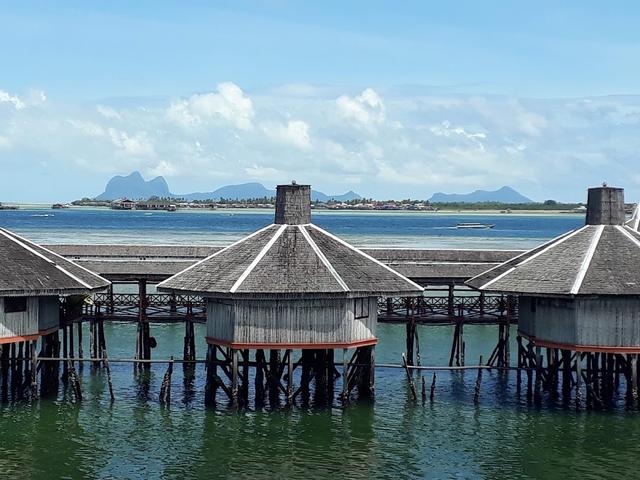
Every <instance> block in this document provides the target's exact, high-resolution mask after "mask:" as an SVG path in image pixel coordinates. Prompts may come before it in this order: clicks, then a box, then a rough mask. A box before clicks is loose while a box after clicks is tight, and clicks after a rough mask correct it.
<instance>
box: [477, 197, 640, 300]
mask: <svg viewBox="0 0 640 480" xmlns="http://www.w3.org/2000/svg"><path fill="white" fill-rule="evenodd" d="M592 190H621V189H611V188H609V187H603V188H599V189H590V191H589V194H590V202H589V204H590V205H589V208H590V210H589V212H588V213H587V222H588V223H587V225H585V226H584V227H582V228H579V229H577V230H573V231H571V232H568V233H565V234H564V235H561V236H560V237H558V238H555V239H553V240H551V241H550V242H548V243H546V244H544V245H541V246H539V247H537V248H534V249H533V250H530V251H528V252H525V253H524V254H522V255H519V256H517V257H515V258H513V259H511V260H509V261H507V262H505V263H503V264H501V265H498V266H497V267H494V268H492V269H491V270H488V271H487V272H484V273H482V274H480V275H478V276H477V277H474V278H472V279H471V280H469V281H468V282H467V284H468V285H470V286H472V287H474V288H476V289H479V290H485V291H497V292H504V293H514V294H523V295H551V296H565V295H568V296H572V295H640V233H638V231H637V230H634V229H633V228H632V227H631V226H629V225H623V224H622V223H623V221H624V214H623V213H622V215H621V214H620V209H623V208H624V199H623V197H621V196H620V197H619V198H617V199H616V200H615V201H611V198H612V197H610V196H608V193H607V192H605V194H604V195H601V196H599V195H600V194H601V193H602V192H595V193H594V194H593V196H594V197H598V198H601V197H602V198H604V197H607V199H606V201H602V202H600V201H599V200H598V201H596V200H593V201H592V199H591V197H592ZM615 193H616V195H617V194H618V193H617V192H615ZM612 205H613V206H612ZM599 206H600V207H603V208H600V207H599ZM623 211H624V210H622V212H623ZM603 212H604V213H603Z"/></svg>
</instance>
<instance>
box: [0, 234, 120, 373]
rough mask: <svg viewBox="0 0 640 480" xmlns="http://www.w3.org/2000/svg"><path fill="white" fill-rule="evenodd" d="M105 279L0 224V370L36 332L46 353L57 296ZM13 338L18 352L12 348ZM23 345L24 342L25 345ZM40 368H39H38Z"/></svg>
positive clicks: (24, 354)
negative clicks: (1, 226)
mask: <svg viewBox="0 0 640 480" xmlns="http://www.w3.org/2000/svg"><path fill="white" fill-rule="evenodd" d="M109 284H110V282H109V281H108V280H105V279H104V278H102V277H100V276H98V275H96V274H94V273H92V272H90V271H89V270H86V269H85V268H83V267H80V266H78V265H76V264H75V263H73V262H71V261H69V260H66V259H64V258H62V257H61V256H59V255H57V254H56V253H53V252H51V251H50V250H47V249H45V248H43V247H41V246H39V245H36V244H34V243H32V242H30V241H29V240H26V239H25V238H23V237H20V236H18V235H16V234H15V233H12V232H10V231H8V230H5V229H2V228H0V345H1V350H2V358H3V360H4V361H3V362H2V364H3V370H4V368H5V367H6V361H8V360H9V358H10V356H12V357H14V359H15V356H16V355H18V356H19V357H20V358H31V357H33V355H34V353H33V352H35V344H36V341H37V340H38V338H40V337H45V339H46V340H45V341H44V342H43V353H44V354H45V356H52V353H53V352H52V350H51V349H53V348H57V343H58V342H57V334H58V329H59V328H60V298H59V297H60V296H65V297H66V296H70V295H86V294H90V293H91V292H93V291H96V290H101V289H103V288H106V287H107V286H108V285H109ZM16 344H17V345H18V352H16ZM25 347H26V348H25ZM43 370H44V369H43Z"/></svg>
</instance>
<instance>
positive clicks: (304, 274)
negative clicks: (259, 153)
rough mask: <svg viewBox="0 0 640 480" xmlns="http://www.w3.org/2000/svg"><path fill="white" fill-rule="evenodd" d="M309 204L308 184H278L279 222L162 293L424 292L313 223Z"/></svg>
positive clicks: (172, 282) (195, 268)
mask: <svg viewBox="0 0 640 480" xmlns="http://www.w3.org/2000/svg"><path fill="white" fill-rule="evenodd" d="M283 190H285V191H284V192H283ZM309 205H310V199H309V188H308V186H306V185H285V186H279V187H278V198H277V200H276V220H275V223H274V224H271V225H269V226H267V227H265V228H263V229H261V230H258V231H257V232H255V233H253V234H251V235H249V236H247V237H245V238H243V239H242V240H240V241H238V242H236V243H234V244H232V245H230V246H228V247H226V248H224V249H222V250H220V251H218V252H216V253H214V254H213V255H211V256H209V257H208V258H206V259H204V260H202V261H200V262H198V263H196V264H195V265H193V266H191V267H189V268H187V269H186V270H184V271H182V272H180V273H178V274H176V275H174V276H173V277H171V278H169V279H168V280H165V281H164V282H162V283H160V284H159V285H158V289H159V290H160V291H183V292H191V293H197V294H201V295H203V296H208V297H217V296H221V297H225V296H255V295H260V296H269V295H273V296H276V297H278V296H317V295H320V296H339V297H351V296H354V297H355V296H358V297H359V296H373V295H412V294H420V293H421V292H422V291H423V288H422V287H420V286H419V285H418V284H416V283H414V282H412V281H411V280H409V279H408V278H406V277H404V276H403V275H401V274H400V273H398V272H396V271H395V270H393V269H391V268H390V267H388V266H387V265H385V264H383V263H382V262H380V261H379V260H376V259H374V258H373V257H371V256H369V255H367V254H366V253H364V252H362V251H360V250H358V249H357V248H355V247H353V246H351V245H349V244H348V243H346V242H345V241H343V240H341V239H339V238H338V237H335V236H334V235H332V234H330V233H328V232H326V231H324V230H323V229H321V228H319V227H317V226H315V225H313V224H311V223H310V208H309Z"/></svg>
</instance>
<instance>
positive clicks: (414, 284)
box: [309, 223, 424, 292]
mask: <svg viewBox="0 0 640 480" xmlns="http://www.w3.org/2000/svg"><path fill="white" fill-rule="evenodd" d="M309 226H310V227H313V228H315V229H316V230H318V231H319V232H322V233H323V234H325V235H327V236H328V237H329V238H331V239H333V240H335V241H337V242H338V243H340V244H341V245H343V246H345V247H347V248H349V249H350V250H353V251H354V252H356V253H358V254H359V255H362V256H363V257H365V258H367V259H369V260H371V261H372V262H374V263H376V264H378V265H379V266H381V267H383V268H384V269H386V270H388V271H389V272H391V273H393V274H394V275H396V276H397V277H399V278H400V279H402V280H404V281H406V282H407V283H409V284H411V285H413V286H414V287H416V288H417V289H419V290H420V291H422V292H424V288H423V287H421V286H420V285H418V284H417V283H416V282H414V281H412V280H409V279H408V278H407V277H405V276H404V275H402V274H401V273H400V272H396V271H395V270H394V269H393V268H391V267H389V266H388V265H385V264H384V263H382V262H381V261H379V260H378V259H376V258H373V257H372V256H371V255H368V254H366V253H364V252H363V251H362V250H360V249H358V248H356V247H354V246H353V245H349V244H348V243H347V242H345V241H344V240H342V239H341V238H339V237H336V236H335V235H333V234H331V233H329V232H327V231H326V230H323V229H322V228H320V227H318V226H317V225H314V224H313V223H310V224H309Z"/></svg>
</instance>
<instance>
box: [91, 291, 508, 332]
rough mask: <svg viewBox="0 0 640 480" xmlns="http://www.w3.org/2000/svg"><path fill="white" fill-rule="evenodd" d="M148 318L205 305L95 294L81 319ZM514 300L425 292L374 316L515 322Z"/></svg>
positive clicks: (170, 317) (200, 314)
mask: <svg viewBox="0 0 640 480" xmlns="http://www.w3.org/2000/svg"><path fill="white" fill-rule="evenodd" d="M141 314H142V316H143V317H144V318H146V319H147V320H148V321H180V320H183V319H184V318H185V317H187V316H188V317H190V318H194V319H200V320H203V319H204V318H205V317H206V306H205V302H204V300H203V299H202V297H199V296H197V295H171V294H164V293H162V294H148V295H146V296H145V297H144V301H143V302H142V303H141V302H140V296H139V295H138V294H137V293H118V294H109V293H99V294H97V295H95V297H94V300H93V305H86V306H85V308H84V311H83V315H84V316H85V318H95V317H96V316H102V317H103V318H109V319H112V320H118V319H122V320H127V319H129V320H132V319H136V318H141ZM517 317H518V301H517V298H516V297H513V296H508V295H483V294H465V295H448V296H447V295H442V294H437V293H436V292H434V293H431V294H430V292H428V291H427V292H426V293H425V295H424V296H422V297H400V298H380V299H378V319H379V321H381V322H406V321H407V320H408V319H409V318H413V319H414V320H415V321H416V322H418V323H435V324H437V323H453V322H457V321H461V320H462V321H464V322H466V323H497V322H504V321H505V318H507V319H508V320H509V321H510V322H515V321H517Z"/></svg>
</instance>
